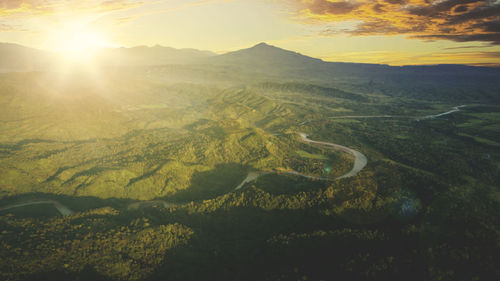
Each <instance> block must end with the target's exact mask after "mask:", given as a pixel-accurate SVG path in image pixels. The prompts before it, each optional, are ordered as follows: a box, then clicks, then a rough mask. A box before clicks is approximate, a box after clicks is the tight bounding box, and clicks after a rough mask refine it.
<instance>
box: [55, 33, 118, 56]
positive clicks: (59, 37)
mask: <svg viewBox="0 0 500 281" xmlns="http://www.w3.org/2000/svg"><path fill="white" fill-rule="evenodd" d="M47 43H48V44H47V45H49V48H50V49H51V50H52V51H54V52H55V53H58V54H60V55H61V56H62V58H63V59H65V60H74V61H84V60H89V59H91V58H93V57H94V56H95V55H96V53H97V52H98V50H99V49H101V48H106V47H112V46H114V44H111V43H110V42H109V40H107V38H106V36H104V35H103V34H102V33H100V32H97V31H95V30H92V29H89V28H85V27H67V28H63V29H61V30H58V31H55V32H53V33H51V34H50V35H49V36H48V39H47Z"/></svg>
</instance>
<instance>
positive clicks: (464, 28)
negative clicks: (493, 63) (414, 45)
mask: <svg viewBox="0 0 500 281" xmlns="http://www.w3.org/2000/svg"><path fill="white" fill-rule="evenodd" d="M292 1H294V4H295V7H296V8H297V11H298V14H299V17H300V18H301V19H303V20H315V21H319V22H341V21H359V22H360V24H358V25H357V27H356V28H355V29H353V30H350V31H348V32H349V33H351V34H354V35H397V34H407V35H408V36H409V37H410V38H419V39H426V40H442V39H446V40H453V41H458V42H466V41H484V42H490V43H492V44H500V2H499V1H497V0H292ZM338 32H345V31H343V30H336V29H334V28H333V29H332V28H330V29H326V30H324V31H323V33H322V34H323V35H332V34H335V33H338Z"/></svg>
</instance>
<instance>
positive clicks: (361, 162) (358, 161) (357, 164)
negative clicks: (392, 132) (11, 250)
mask: <svg viewBox="0 0 500 281" xmlns="http://www.w3.org/2000/svg"><path fill="white" fill-rule="evenodd" d="M465 106H467V105H460V106H455V107H453V108H452V109H451V110H449V111H447V112H443V113H439V114H435V115H427V116H423V117H409V116H392V115H373V116H336V117H330V119H349V118H414V119H415V120H417V121H420V120H427V119H434V118H438V117H441V116H445V115H448V114H452V113H454V112H457V111H460V110H461V108H463V107H465ZM308 122H311V121H304V122H302V123H300V125H303V124H306V123H308ZM299 135H300V137H301V141H303V142H305V143H308V144H311V145H317V146H321V147H323V148H328V149H331V150H336V151H343V152H345V153H349V154H351V155H352V156H354V165H353V167H352V169H351V171H349V172H348V173H346V174H345V175H342V176H340V177H337V178H336V180H339V179H344V178H350V177H354V176H356V175H357V174H358V173H359V172H360V171H361V170H363V168H364V167H365V166H366V165H367V164H368V159H367V158H366V156H365V155H364V154H363V153H361V152H359V151H357V150H354V149H352V148H349V147H346V146H343V145H340V144H336V143H330V142H323V141H315V140H311V139H310V138H309V136H308V135H307V134H306V133H299ZM270 173H271V172H267V171H260V172H255V171H254V172H249V173H248V175H247V177H246V178H245V179H244V180H243V181H242V182H241V183H240V184H239V185H238V186H236V188H235V189H234V190H239V189H242V188H243V186H245V184H247V183H249V182H252V181H255V180H256V179H258V178H259V177H261V176H263V175H266V174H270ZM280 173H284V174H291V175H297V176H301V177H305V178H310V179H315V180H328V181H332V180H333V179H331V178H324V177H317V176H312V175H307V174H302V173H299V172H296V171H284V172H280ZM39 204H51V205H54V207H55V208H56V209H57V211H59V213H60V214H61V215H63V216H68V215H72V214H74V212H73V211H72V210H71V209H69V208H68V207H66V206H65V205H63V204H61V203H60V202H58V201H55V200H39V201H29V202H22V203H17V204H12V205H7V206H4V207H0V211H4V210H10V209H14V208H19V207H23V206H30V205H39ZM157 205H160V206H163V207H165V208H171V207H175V206H178V204H176V203H172V202H168V201H164V200H152V201H142V202H135V203H132V204H130V205H128V206H127V209H128V210H137V209H140V208H144V207H150V206H157Z"/></svg>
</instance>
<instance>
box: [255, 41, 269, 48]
mask: <svg viewBox="0 0 500 281" xmlns="http://www.w3.org/2000/svg"><path fill="white" fill-rule="evenodd" d="M263 47H273V46H271V45H269V44H267V43H266V42H261V43H259V44H257V45H255V46H253V48H263Z"/></svg>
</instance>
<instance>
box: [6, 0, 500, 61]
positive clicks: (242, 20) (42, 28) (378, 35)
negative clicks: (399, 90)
mask: <svg viewBox="0 0 500 281" xmlns="http://www.w3.org/2000/svg"><path fill="white" fill-rule="evenodd" d="M68 38H69V39H68ZM68 40H71V42H72V43H71V44H68V43H67V41H68ZM0 42H11V43H18V44H22V45H26V46H30V47H35V48H41V49H47V50H52V51H63V50H62V49H64V48H78V46H75V45H79V44H85V43H86V42H87V43H88V42H93V43H94V44H95V45H96V46H99V47H113V46H117V47H118V46H124V47H132V46H137V45H150V46H151V45H156V44H159V45H163V46H170V47H175V48H196V49H202V50H210V51H214V52H217V53H223V52H227V51H232V50H237V49H241V48H246V47H250V46H252V45H255V44H257V43H259V42H267V43H269V44H272V45H275V46H278V47H281V48H284V49H289V50H293V51H297V52H300V53H302V54H305V55H309V56H313V57H318V58H322V59H324V60H328V61H345V62H365V63H385V64H391V65H404V64H438V63H460V64H474V65H496V66H500V0H486V1H483V0H479V1H478V0H444V1H440V0H437V1H433V0H357V1H356V0H353V1H342V0H267V1H265V0H204V1H201V0H150V1H148V0H107V1H97V0H90V1H80V0H66V1H64V0H0Z"/></svg>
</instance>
